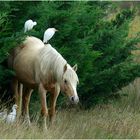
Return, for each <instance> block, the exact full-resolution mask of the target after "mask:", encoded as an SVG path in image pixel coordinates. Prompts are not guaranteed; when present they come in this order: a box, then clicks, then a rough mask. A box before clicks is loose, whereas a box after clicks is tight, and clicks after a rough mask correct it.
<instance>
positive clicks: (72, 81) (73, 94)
mask: <svg viewBox="0 0 140 140" xmlns="http://www.w3.org/2000/svg"><path fill="white" fill-rule="evenodd" d="M76 70H77V65H75V66H74V67H73V68H72V67H71V66H70V65H69V64H66V65H65V66H64V74H63V80H62V83H61V89H62V90H63V91H64V92H65V93H66V95H68V97H69V99H70V101H71V102H72V103H75V104H77V103H78V102H79V97H78V94H77V90H76V87H77V84H78V82H79V80H78V76H77V74H76Z"/></svg>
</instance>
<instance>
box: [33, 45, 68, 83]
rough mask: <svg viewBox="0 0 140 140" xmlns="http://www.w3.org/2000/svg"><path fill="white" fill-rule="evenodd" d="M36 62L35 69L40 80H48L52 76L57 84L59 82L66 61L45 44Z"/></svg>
mask: <svg viewBox="0 0 140 140" xmlns="http://www.w3.org/2000/svg"><path fill="white" fill-rule="evenodd" d="M37 61H38V64H37V65H36V68H37V69H38V70H39V73H40V78H41V79H44V78H46V80H48V77H49V76H50V74H52V75H53V77H55V78H56V79H55V80H57V82H61V80H62V77H63V73H64V66H65V65H66V64H67V61H66V60H65V59H64V58H63V57H62V55H61V54H59V53H58V52H57V51H56V49H54V48H53V47H52V46H51V45H50V44H47V45H46V46H44V47H43V48H42V49H41V50H40V52H39V56H38V59H37Z"/></svg>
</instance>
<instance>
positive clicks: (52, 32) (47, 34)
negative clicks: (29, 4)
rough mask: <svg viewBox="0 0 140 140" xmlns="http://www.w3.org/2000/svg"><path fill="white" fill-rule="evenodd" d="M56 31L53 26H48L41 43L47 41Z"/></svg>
mask: <svg viewBox="0 0 140 140" xmlns="http://www.w3.org/2000/svg"><path fill="white" fill-rule="evenodd" d="M56 31H58V30H56V29H55V28H48V29H47V30H46V31H45V33H44V38H43V43H47V42H48V41H49V40H50V39H51V38H52V37H53V35H54V34H55V32H56Z"/></svg>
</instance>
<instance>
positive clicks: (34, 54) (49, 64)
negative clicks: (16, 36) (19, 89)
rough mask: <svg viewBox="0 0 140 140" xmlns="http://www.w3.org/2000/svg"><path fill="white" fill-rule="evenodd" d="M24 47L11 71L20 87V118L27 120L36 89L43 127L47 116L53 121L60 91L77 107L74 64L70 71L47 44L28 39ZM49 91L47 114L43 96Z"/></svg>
mask: <svg viewBox="0 0 140 140" xmlns="http://www.w3.org/2000/svg"><path fill="white" fill-rule="evenodd" d="M23 45H24V47H22V50H21V51H20V52H19V53H18V54H17V55H16V57H15V58H14V63H13V68H14V70H15V72H16V78H17V79H18V80H19V82H21V83H22V84H23V96H22V101H23V104H22V115H23V116H24V118H25V119H26V120H28V122H30V121H29V109H28V106H29V102H30V96H31V93H32V91H33V89H34V88H35V87H38V91H39V95H40V98H41V114H42V116H43V118H44V119H43V120H44V127H45V128H46V117H47V116H48V115H50V120H51V121H53V118H54V115H55V106H56V101H57V97H58V95H59V93H60V90H62V91H63V92H65V93H66V95H67V96H68V97H69V99H70V101H71V102H72V103H75V104H77V103H78V102H79V97H78V95H77V90H76V87H77V83H78V82H79V80H78V76H77V74H76V72H75V71H76V70H77V65H75V66H74V67H73V68H72V67H71V66H70V65H69V64H68V63H67V61H66V60H65V59H64V58H63V57H62V56H61V55H60V54H59V53H58V52H57V51H56V50H55V49H54V48H53V47H51V45H50V44H47V45H45V46H44V44H43V42H42V41H41V40H40V39H38V38H35V37H27V38H26V40H25V41H24V43H23ZM47 92H50V95H51V96H50V97H51V106H50V111H49V114H48V109H47V104H46V93H47Z"/></svg>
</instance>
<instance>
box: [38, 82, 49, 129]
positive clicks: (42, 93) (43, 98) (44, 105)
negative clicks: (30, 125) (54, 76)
mask: <svg viewBox="0 0 140 140" xmlns="http://www.w3.org/2000/svg"><path fill="white" fill-rule="evenodd" d="M46 93H47V91H46V90H45V88H44V87H43V85H42V84H40V85H39V95H40V98H41V117H42V119H43V122H42V121H41V123H42V125H43V128H44V129H47V126H46V118H47V116H48V109H47V103H46Z"/></svg>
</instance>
